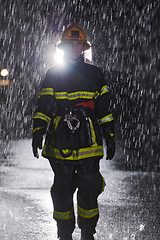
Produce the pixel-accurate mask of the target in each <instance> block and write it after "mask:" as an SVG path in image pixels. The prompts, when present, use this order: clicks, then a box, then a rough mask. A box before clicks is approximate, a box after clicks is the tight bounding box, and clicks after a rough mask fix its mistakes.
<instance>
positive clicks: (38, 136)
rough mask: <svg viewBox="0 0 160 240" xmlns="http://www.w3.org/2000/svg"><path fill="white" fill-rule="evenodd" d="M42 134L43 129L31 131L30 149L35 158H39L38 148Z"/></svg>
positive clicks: (40, 145) (41, 140)
mask: <svg viewBox="0 0 160 240" xmlns="http://www.w3.org/2000/svg"><path fill="white" fill-rule="evenodd" d="M43 135H44V129H40V130H37V131H36V132H35V133H33V139H32V150H33V155H34V157H36V158H39V155H38V148H39V149H42V142H43Z"/></svg>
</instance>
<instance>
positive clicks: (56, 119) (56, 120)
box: [53, 116, 62, 129]
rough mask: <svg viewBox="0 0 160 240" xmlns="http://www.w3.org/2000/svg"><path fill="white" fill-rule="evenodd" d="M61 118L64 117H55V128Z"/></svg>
mask: <svg viewBox="0 0 160 240" xmlns="http://www.w3.org/2000/svg"><path fill="white" fill-rule="evenodd" d="M61 118H62V117H60V116H57V117H55V119H54V121H53V124H54V126H55V129H56V128H57V126H58V123H59V121H60V120H61Z"/></svg>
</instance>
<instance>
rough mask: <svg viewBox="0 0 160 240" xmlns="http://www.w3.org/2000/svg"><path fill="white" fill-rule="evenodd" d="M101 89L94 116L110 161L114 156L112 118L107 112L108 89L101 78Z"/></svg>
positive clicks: (96, 100)
mask: <svg viewBox="0 0 160 240" xmlns="http://www.w3.org/2000/svg"><path fill="white" fill-rule="evenodd" d="M101 83H103V84H102V85H101V89H100V90H99V94H98V96H97V98H96V99H95V110H96V116H97V118H98V119H99V125H100V127H101V130H102V134H103V138H104V139H105V142H106V146H107V157H106V159H110V160H111V159H112V158H113V157H114V154H115V141H114V118H113V115H112V113H110V112H109V111H108V108H109V99H110V96H109V95H110V94H109V88H108V86H107V85H106V84H105V82H104V80H103V75H102V76H101Z"/></svg>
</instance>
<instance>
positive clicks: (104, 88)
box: [101, 85, 109, 95]
mask: <svg viewBox="0 0 160 240" xmlns="http://www.w3.org/2000/svg"><path fill="white" fill-rule="evenodd" d="M107 92H109V88H108V86H107V85H105V86H103V87H102V88H101V95H103V94H104V93H107Z"/></svg>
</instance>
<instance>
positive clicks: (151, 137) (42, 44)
mask: <svg viewBox="0 0 160 240" xmlns="http://www.w3.org/2000/svg"><path fill="white" fill-rule="evenodd" d="M159 15H160V2H159V0H156V1H150V0H149V1H147V0H142V1H138V0H137V1H136V0H133V1H131V0H126V1H122V0H121V1H120V0H108V1H106V0H105V1H104V0H86V1H84V0H81V1H80V0H75V1H70V0H66V1H61V0H56V1H51V0H43V1H42V0H34V1H26V0H23V1H22V0H14V1H13V0H7V1H6V0H5V1H2V0H1V1H0V37H1V38H0V49H1V55H0V66H1V69H3V68H7V69H8V70H9V75H8V79H9V80H14V83H13V84H12V85H11V86H6V87H3V86H0V114H1V118H0V147H1V153H0V156H1V157H5V156H7V146H8V145H7V141H9V140H12V139H20V138H26V137H27V138H30V137H31V135H32V116H33V111H34V106H35V103H36V99H37V95H38V91H39V88H40V85H41V82H42V80H43V77H44V74H45V72H46V71H47V69H48V68H49V67H51V66H52V65H53V64H54V61H53V57H54V53H55V49H56V47H55V44H56V43H57V42H58V41H60V39H61V35H62V33H63V31H64V29H65V28H66V27H68V26H69V25H71V24H73V23H76V24H78V25H79V26H80V27H82V28H83V29H84V31H85V33H86V35H87V38H88V40H89V41H90V42H91V44H92V52H93V64H95V65H96V66H98V67H100V68H101V69H102V71H103V72H104V74H105V77H106V79H107V80H106V81H107V84H108V85H109V87H110V91H111V93H112V94H113V95H112V101H111V105H110V108H111V110H112V112H113V114H114V117H115V123H116V132H115V136H116V142H117V146H118V147H120V148H121V149H122V150H123V156H122V159H121V161H119V162H118V163H120V165H121V166H119V167H121V168H127V169H133V170H137V169H138V170H139V169H140V170H145V171H146V170H154V171H158V170H159V166H160V162H159V159H160V150H159V144H160V136H159V129H160V114H159V108H160V107H159V106H160V45H159V44H160V43H159V38H160V27H159V26H160V16H159ZM1 69H0V70H1ZM117 151H118V149H117ZM118 160H120V159H118ZM118 163H117V164H118Z"/></svg>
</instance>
